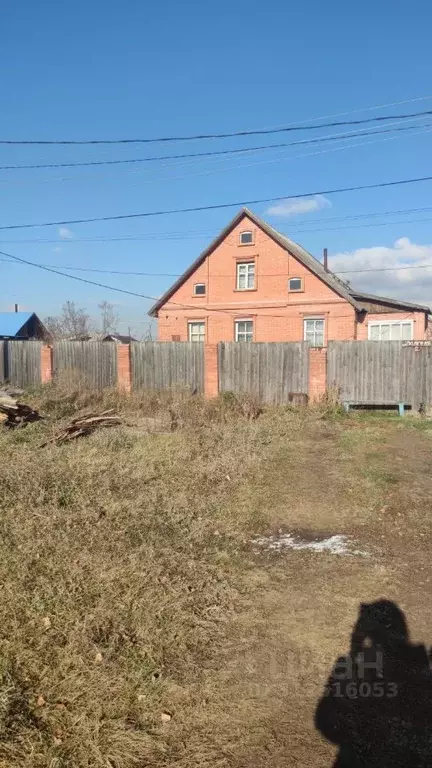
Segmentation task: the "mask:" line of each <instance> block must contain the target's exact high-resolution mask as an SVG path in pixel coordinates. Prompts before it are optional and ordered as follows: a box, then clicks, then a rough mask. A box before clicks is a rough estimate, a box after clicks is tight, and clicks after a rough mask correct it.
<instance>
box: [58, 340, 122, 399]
mask: <svg viewBox="0 0 432 768" xmlns="http://www.w3.org/2000/svg"><path fill="white" fill-rule="evenodd" d="M116 346H117V345H116V344H115V343H114V342H111V341H56V342H54V344H53V353H52V354H53V374H54V376H58V375H61V374H62V373H65V372H66V373H70V372H72V371H74V375H77V376H78V377H79V378H80V379H81V380H82V381H83V382H85V383H86V384H88V385H89V386H93V387H95V388H96V389H103V388H104V387H115V386H117V351H116Z"/></svg>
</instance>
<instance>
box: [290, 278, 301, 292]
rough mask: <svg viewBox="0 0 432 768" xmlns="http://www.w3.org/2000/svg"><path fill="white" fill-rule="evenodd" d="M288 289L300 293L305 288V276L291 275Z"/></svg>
mask: <svg viewBox="0 0 432 768" xmlns="http://www.w3.org/2000/svg"><path fill="white" fill-rule="evenodd" d="M288 290H289V291H290V292H291V293H298V292H299V291H302V290H303V278H302V277H290V279H289V280H288Z"/></svg>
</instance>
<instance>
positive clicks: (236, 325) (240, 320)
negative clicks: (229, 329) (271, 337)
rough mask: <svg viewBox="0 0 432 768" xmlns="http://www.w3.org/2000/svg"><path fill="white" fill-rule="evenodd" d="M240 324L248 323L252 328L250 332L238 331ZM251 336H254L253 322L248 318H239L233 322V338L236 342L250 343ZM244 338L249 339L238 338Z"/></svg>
mask: <svg viewBox="0 0 432 768" xmlns="http://www.w3.org/2000/svg"><path fill="white" fill-rule="evenodd" d="M240 323H250V324H251V326H252V330H251V331H246V330H244V331H240V330H239V324H240ZM253 335H254V321H253V320H252V319H251V318H250V317H244V318H242V317H240V318H238V319H237V320H235V321H234V338H235V340H236V341H240V342H246V343H250V342H251V341H253ZM245 336H250V338H240V337H245Z"/></svg>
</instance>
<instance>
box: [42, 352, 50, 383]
mask: <svg viewBox="0 0 432 768" xmlns="http://www.w3.org/2000/svg"><path fill="white" fill-rule="evenodd" d="M51 380H52V347H50V346H48V345H44V346H43V347H42V348H41V381H42V384H48V383H49V382H50V381H51Z"/></svg>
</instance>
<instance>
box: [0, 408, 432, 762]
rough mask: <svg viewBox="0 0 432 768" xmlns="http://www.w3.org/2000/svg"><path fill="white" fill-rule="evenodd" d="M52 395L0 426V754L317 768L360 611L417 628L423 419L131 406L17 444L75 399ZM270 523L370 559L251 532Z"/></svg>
mask: <svg viewBox="0 0 432 768" xmlns="http://www.w3.org/2000/svg"><path fill="white" fill-rule="evenodd" d="M50 397H51V396H50ZM50 397H48V396H47V395H46V394H44V395H43V396H42V397H41V399H40V405H41V407H43V408H45V410H46V412H47V413H48V416H49V417H48V419H47V421H46V422H45V423H41V424H36V425H31V427H29V428H28V429H27V430H22V431H19V434H18V431H17V432H15V433H14V434H12V433H9V434H7V435H5V434H4V433H2V434H1V435H0V450H1V451H2V458H3V460H2V462H1V464H0V485H1V489H2V494H1V501H0V512H1V515H0V525H1V534H2V535H1V539H0V550H1V551H0V555H1V558H0V581H1V584H2V601H1V604H0V608H1V616H0V618H1V625H0V626H1V631H0V766H1V768H12V767H13V768H17V766H25V768H42V766H50V768H72V766H73V768H90V767H93V766H100V768H133V767H135V768H147V766H156V768H157V767H158V766H160V767H161V768H162V766H164V767H165V768H166V767H168V766H169V768H210V766H211V767H212V768H261V766H262V768H264V766H265V768H284V767H285V766H287V767H288V766H289V767H290V768H291V767H292V766H299V767H300V766H302V767H304V768H325V767H326V766H328V768H330V767H331V766H332V765H333V762H334V758H335V754H336V749H335V748H334V747H333V746H332V745H330V744H329V743H328V742H327V741H326V740H325V739H324V738H323V737H322V736H321V735H320V734H319V733H318V732H317V730H316V729H315V725H314V715H315V710H316V707H317V704H318V701H319V700H320V697H321V696H322V693H323V689H324V686H325V684H326V681H327V679H328V677H329V674H330V673H331V671H332V669H333V666H334V664H335V661H336V659H337V658H338V657H340V656H341V655H344V654H345V653H347V652H348V651H349V647H350V639H351V633H352V629H353V626H354V625H355V622H356V620H357V617H358V614H359V609H360V606H361V604H364V603H371V602H373V601H376V600H379V599H383V598H385V599H388V600H392V601H394V602H395V603H396V604H397V605H398V606H399V608H400V609H401V610H402V611H404V613H405V616H406V619H407V622H408V626H409V630H410V637H411V641H412V642H414V643H424V644H426V646H429V645H430V644H431V642H432V629H431V626H430V591H431V577H430V552H431V545H432V528H431V502H430V499H431V498H432V472H431V469H432V466H431V465H432V461H431V456H432V453H431V448H432V423H430V422H427V421H423V420H415V419H413V418H410V417H405V418H404V419H402V418H398V417H389V416H387V415H370V416H367V415H362V414H355V413H353V414H350V415H349V416H345V415H343V414H340V413H339V412H338V411H337V410H336V411H332V410H331V409H330V410H329V411H327V410H326V409H325V408H324V409H321V410H320V409H316V410H315V411H313V410H311V411H292V410H289V409H268V410H266V411H265V412H264V413H262V414H260V413H259V412H258V411H257V410H254V409H253V408H252V407H250V406H248V407H245V406H244V405H242V406H241V407H240V406H237V405H235V407H234V406H233V404H232V403H228V404H227V403H222V404H218V405H214V404H213V405H206V406H201V405H199V404H196V403H195V402H193V403H192V404H190V403H189V404H186V405H185V404H183V405H175V404H174V405H172V404H171V405H170V408H171V413H172V410H173V408H174V410H176V409H177V410H176V414H175V420H174V421H175V426H174V429H173V419H172V418H171V419H169V420H168V421H169V426H167V420H166V418H165V416H166V408H165V406H163V407H162V406H157V407H156V404H155V403H153V402H151V403H147V404H143V403H139V402H131V403H130V404H129V405H124V404H123V405H121V408H124V411H123V413H122V418H123V420H124V424H123V426H122V427H119V428H116V429H113V430H110V431H107V432H106V433H100V434H95V435H94V436H93V437H90V438H86V439H85V440H82V442H79V443H76V445H75V446H74V445H70V446H67V447H60V448H59V447H49V448H47V449H43V450H38V451H36V446H37V445H39V444H40V442H41V439H42V437H46V435H47V434H49V433H50V430H52V428H53V427H52V426H51V424H50V421H49V419H50V418H52V415H53V414H55V418H56V423H57V421H58V419H59V418H60V420H61V419H66V418H67V417H69V416H70V414H71V413H72V412H74V409H75V411H76V410H79V409H80V408H81V409H84V410H85V406H86V405H87V404H86V402H78V403H73V404H71V403H70V402H69V401H68V400H67V398H66V400H65V399H63V401H62V403H61V404H59V403H58V402H57V400H56V398H55V397H54V396H52V398H51V400H50ZM35 402H38V401H37V399H36V401H35ZM107 405H112V403H110V402H107V399H106V398H105V400H104V403H103V407H106V406H107ZM117 405H119V404H118V403H117ZM93 407H94V405H93ZM158 407H160V409H161V415H160V422H158V423H160V430H155V429H153V428H152V430H147V429H146V428H144V426H142V429H141V427H137V424H138V425H139V424H141V425H142V424H144V422H145V419H148V418H151V419H156V420H157V419H159V416H158ZM163 408H165V411H164V413H165V416H164V414H163V413H162V411H163ZM137 414H139V418H140V419H143V420H144V421H143V422H140V421H139V419H138V415H137ZM155 423H156V422H152V424H153V426H154V424H155ZM164 425H165V426H164ZM289 533H291V534H298V535H299V536H300V537H301V538H302V539H303V540H306V541H308V540H309V541H310V540H316V539H323V538H328V537H331V536H334V535H344V536H347V537H348V538H349V539H350V541H351V542H352V548H354V549H358V550H360V551H361V552H365V553H367V555H368V556H363V555H356V554H349V555H340V554H335V553H332V552H329V551H322V552H314V551H310V550H308V549H304V550H296V549H290V548H286V549H282V550H281V551H274V550H269V549H266V548H265V547H264V548H262V547H261V548H260V547H257V546H255V545H254V544H253V543H252V542H253V539H254V538H255V537H258V536H261V537H267V536H271V535H275V536H279V535H280V534H289Z"/></svg>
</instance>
